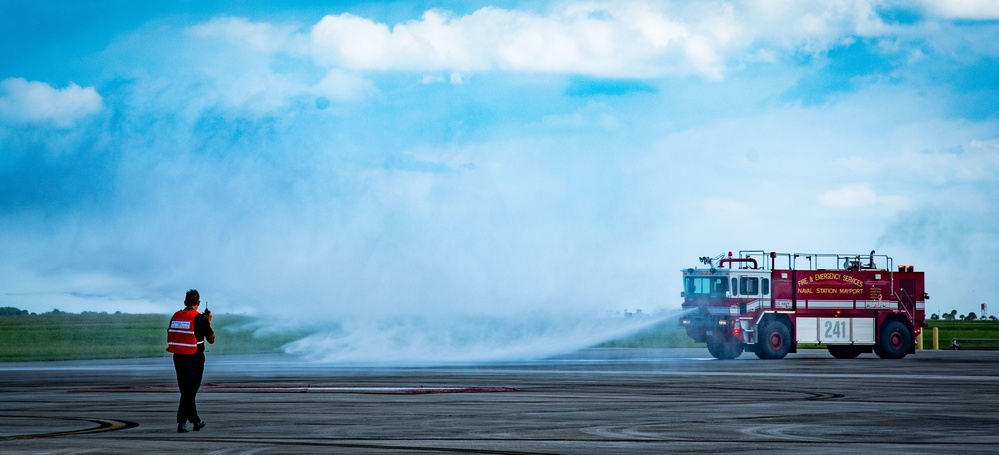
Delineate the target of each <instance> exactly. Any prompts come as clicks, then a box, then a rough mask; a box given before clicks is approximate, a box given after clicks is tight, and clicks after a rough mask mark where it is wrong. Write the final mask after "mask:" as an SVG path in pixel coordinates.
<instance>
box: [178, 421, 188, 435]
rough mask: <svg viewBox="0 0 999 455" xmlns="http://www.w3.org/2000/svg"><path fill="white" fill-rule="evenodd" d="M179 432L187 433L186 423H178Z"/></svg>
mask: <svg viewBox="0 0 999 455" xmlns="http://www.w3.org/2000/svg"><path fill="white" fill-rule="evenodd" d="M177 432H178V433H187V424H186V423H178V424H177Z"/></svg>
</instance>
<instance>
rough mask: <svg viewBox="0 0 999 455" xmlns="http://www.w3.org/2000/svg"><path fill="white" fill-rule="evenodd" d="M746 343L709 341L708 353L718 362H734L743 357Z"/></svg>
mask: <svg viewBox="0 0 999 455" xmlns="http://www.w3.org/2000/svg"><path fill="white" fill-rule="evenodd" d="M745 348H746V345H745V343H739V342H738V341H735V340H721V341H719V340H708V352H709V353H711V356H712V357H714V358H716V359H718V360H732V359H734V358H736V357H739V356H740V355H742V351H743V350H744V349H745Z"/></svg>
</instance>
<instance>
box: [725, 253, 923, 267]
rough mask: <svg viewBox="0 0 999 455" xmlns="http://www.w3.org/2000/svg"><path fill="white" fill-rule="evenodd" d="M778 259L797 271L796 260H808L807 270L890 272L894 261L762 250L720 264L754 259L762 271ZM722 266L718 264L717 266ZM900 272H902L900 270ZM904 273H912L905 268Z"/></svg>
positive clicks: (872, 256)
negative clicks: (783, 260) (784, 260)
mask: <svg viewBox="0 0 999 455" xmlns="http://www.w3.org/2000/svg"><path fill="white" fill-rule="evenodd" d="M778 258H786V259H787V268H788V269H790V270H797V269H799V268H798V264H797V262H798V259H806V260H808V269H807V270H882V271H891V270H892V269H894V265H893V264H894V260H893V259H892V258H891V256H887V255H884V254H875V252H874V250H871V252H870V253H866V254H846V253H778V252H776V251H771V252H769V253H767V252H766V251H764V250H743V251H739V259H731V258H729V259H723V260H722V263H724V262H726V261H729V260H732V261H738V262H743V261H746V260H748V259H754V260H755V261H756V262H757V263H762V264H763V266H762V267H761V268H763V269H775V268H778V267H779V266H778V264H777V260H778ZM720 265H722V264H719V266H720ZM900 271H902V270H900ZM905 271H913V270H912V269H910V268H909V267H906V269H905Z"/></svg>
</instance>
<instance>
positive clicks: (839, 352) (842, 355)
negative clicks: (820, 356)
mask: <svg viewBox="0 0 999 455" xmlns="http://www.w3.org/2000/svg"><path fill="white" fill-rule="evenodd" d="M826 347H827V348H828V349H829V353H830V354H832V356H833V357H835V358H837V359H856V358H857V356H859V355H860V354H861V353H862V352H864V349H863V348H861V347H860V346H844V345H837V344H830V345H829V346H826Z"/></svg>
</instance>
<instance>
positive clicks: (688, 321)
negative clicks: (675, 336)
mask: <svg viewBox="0 0 999 455" xmlns="http://www.w3.org/2000/svg"><path fill="white" fill-rule="evenodd" d="M680 325H690V319H687V318H683V319H681V320H680Z"/></svg>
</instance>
